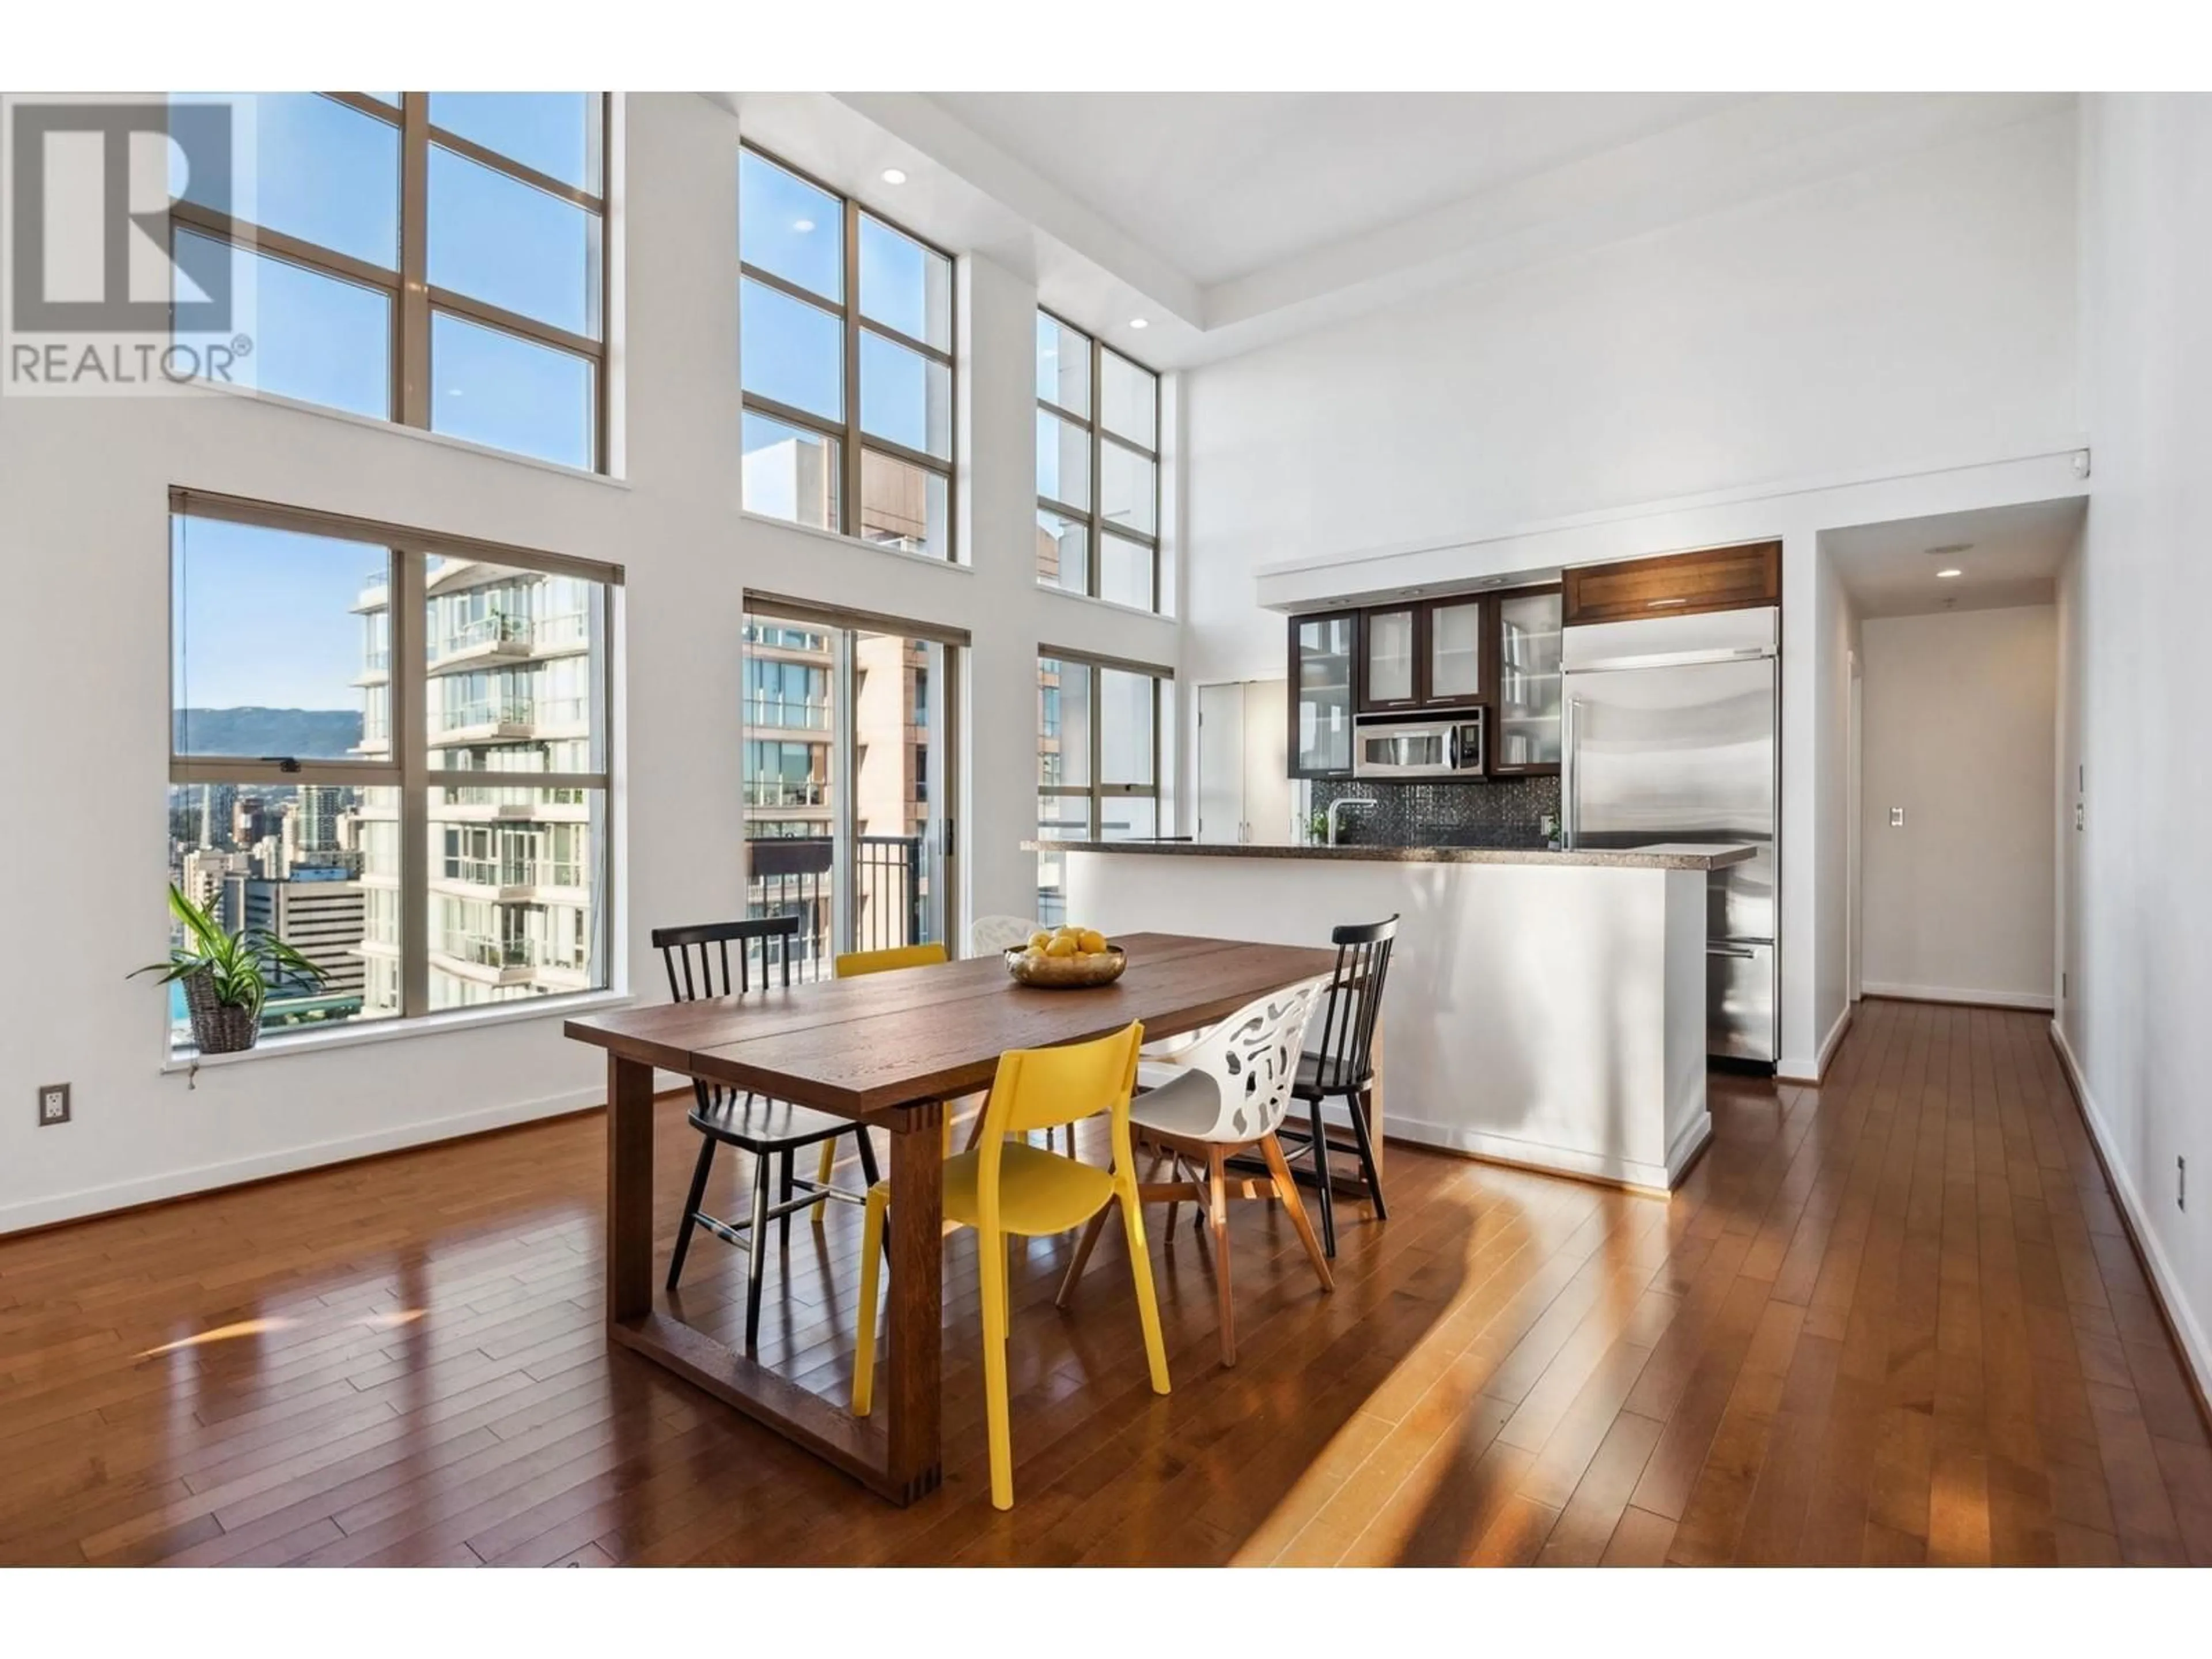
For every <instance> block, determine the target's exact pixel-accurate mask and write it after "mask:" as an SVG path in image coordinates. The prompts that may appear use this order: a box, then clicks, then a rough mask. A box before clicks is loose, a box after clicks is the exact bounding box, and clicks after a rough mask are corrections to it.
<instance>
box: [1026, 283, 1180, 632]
mask: <svg viewBox="0 0 2212 1659" xmlns="http://www.w3.org/2000/svg"><path fill="white" fill-rule="evenodd" d="M1036 398H1037V408H1036V473H1037V580H1038V581H1040V582H1042V584H1044V586H1047V587H1061V588H1065V589H1066V590H1067V591H1068V592H1071V593H1088V594H1090V595H1091V597H1092V598H1094V599H1112V600H1115V601H1116V602H1117V603H1119V604H1121V605H1135V606H1137V607H1138V608H1139V609H1140V610H1145V611H1158V609H1159V608H1160V600H1159V592H1160V453H1159V442H1160V440H1159V425H1160V380H1159V376H1158V375H1157V374H1153V373H1152V370H1150V369H1148V368H1144V367H1142V366H1141V365H1139V364H1138V363H1134V362H1131V361H1130V360H1129V359H1128V358H1127V357H1124V356H1121V353H1120V352H1118V351H1114V350H1110V349H1108V348H1107V347H1106V346H1104V345H1103V344H1101V343H1099V342H1098V341H1097V340H1094V339H1092V338H1091V337H1090V336H1089V335H1087V334H1085V333H1083V332H1081V331H1079V330H1077V329H1073V328H1071V327H1069V326H1068V325H1066V323H1063V322H1062V321H1060V319H1059V318H1057V317H1055V316H1054V315H1053V314H1052V313H1050V312H1047V311H1040V312H1039V313H1037V337H1036Z"/></svg>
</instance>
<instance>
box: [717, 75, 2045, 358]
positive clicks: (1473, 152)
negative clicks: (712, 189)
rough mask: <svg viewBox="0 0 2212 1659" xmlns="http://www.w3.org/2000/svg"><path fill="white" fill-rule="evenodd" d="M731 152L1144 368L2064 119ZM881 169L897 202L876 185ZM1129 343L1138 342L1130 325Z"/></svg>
mask: <svg viewBox="0 0 2212 1659" xmlns="http://www.w3.org/2000/svg"><path fill="white" fill-rule="evenodd" d="M714 95H715V96H717V97H720V98H721V99H723V100H725V101H726V102H727V103H728V104H729V105H730V106H731V107H732V108H734V109H735V110H736V111H737V112H738V122H739V128H740V131H742V132H743V133H744V136H745V137H746V138H747V139H748V141H749V142H751V143H757V144H760V145H762V146H763V147H764V148H766V149H770V150H773V151H775V153H777V154H778V155H781V156H782V157H783V159H785V160H786V161H791V162H793V163H794V164H796V165H797V166H799V167H802V168H805V170H806V171H808V172H810V173H813V174H814V175H815V176H816V177H817V178H820V179H824V180H826V181H828V182H829V184H831V185H835V186H836V187H837V188H839V189H841V190H844V191H848V192H849V193H851V194H854V195H856V196H858V197H860V199H861V200H863V201H864V202H866V203H867V204H869V205H870V206H872V207H874V208H876V209H877V210H878V211H881V212H883V213H884V214H886V215H888V216H890V217H891V218H893V219H895V220H896V221H897V222H899V223H901V224H903V225H905V226H906V227H907V228H909V229H911V230H914V231H916V232H918V233H919V234H921V235H924V236H927V237H929V238H931V239H933V240H936V241H938V242H939V243H940V244H942V245H943V246H947V247H952V248H957V249H959V250H961V251H962V252H975V253H977V254H980V255H981V256H983V257H985V258H988V259H990V260H992V261H994V263H996V264H1000V266H1002V267H1003V268H1005V269H1006V270H1010V271H1012V273H1014V274H1015V275H1016V276H1018V277H1020V278H1022V279H1023V280H1024V281H1027V282H1030V283H1035V284H1036V289H1037V291H1038V294H1039V296H1040V297H1041V298H1042V301H1043V302H1044V303H1045V304H1046V305H1047V306H1048V307H1051V308H1052V309H1053V310H1054V311H1056V312H1058V313H1060V314H1061V315H1062V316H1064V317H1066V318H1067V319H1070V320H1071V321H1073V322H1074V323H1076V324H1078V325H1080V326H1083V327H1085V328H1089V329H1091V330H1092V331H1096V332H1097V333H1098V334H1099V335H1100V336H1101V337H1103V338H1104V339H1105V340H1107V341H1108V342H1109V343H1111V344H1114V345H1115V346H1118V347H1119V348H1121V349H1122V350H1124V351H1127V352H1130V353H1132V354H1133V355H1135V356H1137V357H1138V358H1139V360H1140V361H1141V362H1146V363H1147V364H1150V365H1151V366H1152V367H1154V368H1163V369H1173V368H1186V367H1189V366H1192V365H1194V364H1198V363H1202V362H1212V361H1216V360H1218V359H1220V358H1223V357H1227V356H1234V355H1235V354H1237V353H1238V352H1243V351H1248V350H1250V349H1254V348H1255V347H1256V346H1260V345H1263V344H1266V343H1269V342H1270V341H1273V340H1279V339H1282V338H1285V337H1288V336H1290V335H1292V334H1296V333H1298V332H1300V331H1304V330H1307V329H1312V328H1316V327H1320V326H1322V325H1326V324H1329V323H1333V322H1336V321H1340V320H1342V319H1346V318H1348V317H1352V316H1357V315H1359V314H1361V313H1365V312H1370V311H1373V310H1375V309H1376V308H1378V307H1383V306H1387V305H1391V304H1394V303H1396V302H1399V301H1404V300H1407V299H1410V298H1413V297H1415V296H1417V295H1421V294H1425V293H1431V292H1435V291H1437V290H1440V289H1447V288H1452V287H1459V286H1465V285H1467V284H1470V283H1478V282H1481V281H1484V280H1486V279H1487V278H1491V277H1494V276H1499V275H1501V274H1503V273H1504V272H1508V271H1511V270H1521V269H1525V268H1528V267H1530V266H1534V265H1537V264H1543V263H1546V262H1547V261H1553V260H1557V259H1560V258H1567V257H1569V256H1571V255H1573V254H1576V253H1578V252H1584V251H1587V250H1589V249H1592V248H1595V247H1601V246H1606V245H1607V244H1609V243H1613V242H1617V241H1620V240H1625V239H1626V238H1629V237H1633V236H1639V235H1644V234H1649V233H1650V232H1652V231H1655V230H1657V229H1661V228H1664V227H1666V226H1668V225H1671V224H1677V223H1680V222H1683V221H1685V220H1688V219H1693V218H1696V217H1698V216H1702V215H1706V214H1711V213H1717V212H1723V211H1726V210H1729V209H1731V208H1734V207H1736V206H1739V205H1741V204H1744V203H1747V202H1752V201H1755V200H1759V199H1761V198H1764V197H1772V196H1776V195H1779V194H1782V193H1784V192H1787V191H1793V190H1798V189H1802V188H1805V187H1807V186H1808V185H1813V184H1815V183H1819V182H1820V181H1823V180H1828V179H1838V178H1842V177H1846V176H1849V175H1850V174H1853V173H1861V172H1864V171H1865V170H1867V169H1869V168H1871V167H1878V166H1881V165H1884V164H1887V163H1890V162H1893V161H1897V160H1899V158H1902V157H1905V156H1908V155H1913V154H1916V153H1918V152H1921V151H1923V150H1926V149H1929V148H1931V147H1933V146H1936V145H1939V144H1944V143H1954V142H1958V141H1960V140H1961V139H1964V138H1966V137H1969V136H1971V135H1972V134H1975V133H1978V132H1983V131H1988V130H1990V129H1991V128H1993V127H1997V126H2002V125H2009V124H2011V123H2013V122H2016V121H2021V120H2027V119H2032V118H2037V117H2043V116H2053V115H2057V114H2058V113H2059V112H2062V111H2064V110H2066V109H2068V108H2069V107H2070V106H2071V101H2072V100H2071V95H2070V94H2052V93H1770V94H1756V93H1746V94H1717V93H1663V92H1662V93H1650V92H1629V93H1589V92H1561V93H1411V94H1366V93H1024V92H1015V93H938V94H924V93H919V92H844V93H836V94H823V93H762V92H749V93H730V94H714ZM885 168H896V169H897V170H898V171H899V172H901V173H904V174H905V175H906V182H905V183H904V184H902V185H897V186H887V185H884V182H883V179H882V175H883V172H884V169H885ZM1139 317H1141V318H1142V319H1145V321H1146V325H1147V327H1146V329H1145V331H1143V332H1141V333H1140V332H1138V331H1136V330H1134V329H1133V328H1132V327H1131V326H1130V323H1131V320H1132V319H1134V318H1139Z"/></svg>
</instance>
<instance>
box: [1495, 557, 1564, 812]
mask: <svg viewBox="0 0 2212 1659" xmlns="http://www.w3.org/2000/svg"><path fill="white" fill-rule="evenodd" d="M1562 604H1563V598H1562V594H1561V591H1560V588H1559V584H1558V583H1556V582H1554V583H1553V584H1552V585H1551V586H1547V587H1517V588H1514V589H1512V590H1511V591H1510V592H1502V593H1493V594H1492V595H1491V596H1490V623H1491V628H1490V631H1489V637H1488V638H1487V640H1486V641H1485V643H1484V646H1483V649H1484V650H1485V651H1486V653H1488V656H1489V662H1490V665H1491V666H1490V672H1489V676H1488V687H1489V689H1488V692H1487V694H1486V702H1488V703H1489V706H1490V723H1491V730H1490V733H1489V742H1488V744H1487V751H1488V752H1487V753H1486V755H1485V757H1484V758H1485V759H1486V761H1487V762H1488V763H1489V768H1488V769H1489V773H1490V775H1491V776H1492V777H1538V776H1553V777H1556V776H1557V775H1559V757H1560V744H1561V741H1562V739H1563V738H1564V736H1565V731H1564V727H1563V726H1562V721H1561V711H1562V710H1563V708H1564V707H1565V689H1566V687H1565V680H1564V679H1563V678H1562V677H1561V670H1560V651H1559V647H1560V642H1561V641H1560V627H1561V620H1562V618H1561V605H1562Z"/></svg>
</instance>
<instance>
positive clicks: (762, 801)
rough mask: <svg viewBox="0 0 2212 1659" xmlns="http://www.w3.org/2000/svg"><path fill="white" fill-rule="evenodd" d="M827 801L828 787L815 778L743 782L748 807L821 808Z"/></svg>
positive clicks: (755, 779)
mask: <svg viewBox="0 0 2212 1659" xmlns="http://www.w3.org/2000/svg"><path fill="white" fill-rule="evenodd" d="M828 804H829V785H828V784H827V783H825V782H823V781H820V780H818V779H815V778H802V779H799V780H798V781H793V780H792V779H789V778H747V779H746V780H745V805H748V806H823V805H828Z"/></svg>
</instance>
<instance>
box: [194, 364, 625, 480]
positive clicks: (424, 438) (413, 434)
mask: <svg viewBox="0 0 2212 1659" xmlns="http://www.w3.org/2000/svg"><path fill="white" fill-rule="evenodd" d="M185 390H187V391H190V392H203V393H205V394H206V395H207V396H209V397H211V398H246V400H247V401H249V402H252V403H257V404H269V405H270V407H271V408H275V409H289V410H295V411H296V412H297V413H299V414H301V415H313V416H318V417H319V418H320V419H322V420H325V421H336V422H339V423H340V424H341V425H344V426H353V427H360V428H364V429H365V430H368V431H370V432H386V433H390V434H392V435H393V436H395V437H398V438H402V439H404V440H405V441H408V442H410V443H418V444H429V445H432V446H434V447H436V448H439V449H452V450H458V451H459V452H460V453H462V454H464V455H483V456H485V457H488V458H489V459H492V460H495V461H506V462H508V463H510V464H512V465H515V466H526V467H529V468H530V469H532V471H538V472H550V473H552V474H553V475H554V476H555V477H561V478H575V479H578V480H580V481H581V482H582V483H595V484H605V485H606V486H608V487H609V488H611V489H629V479H627V478H617V477H614V476H613V475H612V474H611V473H606V472H593V471H589V470H588V469H586V468H584V467H580V466H569V465H566V464H564V463H562V462H560V461H548V460H542V459H539V458H538V456H535V455H524V454H520V453H517V452H515V451H514V450H512V449H501V448H499V447H497V446H495V445H493V444H480V443H476V442H474V441H471V440H470V439H467V438H456V437H454V436H453V435H452V434H451V433H449V432H433V431H431V430H430V429H429V428H428V427H421V426H404V425H402V424H401V423H400V422H398V421H386V420H379V419H378V418H377V417H376V416H374V415H356V414H355V413H354V412H353V411H352V410H349V409H332V408H331V407H330V406H329V405H327V404H314V403H309V402H307V400H306V399H305V398H288V397H286V396H284V394H283V393H282V392H264V391H262V390H261V389H260V388H259V387H258V386H238V385H235V384H234V383H232V382H230V381H227V380H191V381H187V382H185Z"/></svg>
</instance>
